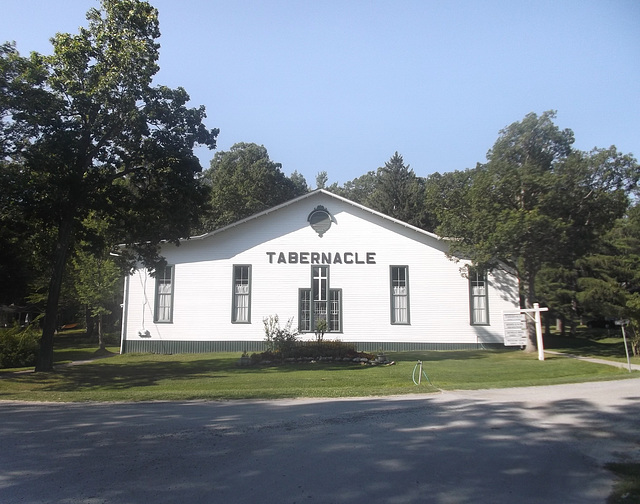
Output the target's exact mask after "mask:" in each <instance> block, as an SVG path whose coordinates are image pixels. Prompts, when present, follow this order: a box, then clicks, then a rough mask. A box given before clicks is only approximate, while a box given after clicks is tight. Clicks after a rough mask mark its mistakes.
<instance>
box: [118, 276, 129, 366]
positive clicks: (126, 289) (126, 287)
mask: <svg viewBox="0 0 640 504" xmlns="http://www.w3.org/2000/svg"><path fill="white" fill-rule="evenodd" d="M129 278H131V275H127V276H126V277H125V278H124V294H123V299H122V328H121V331H120V332H121V334H120V355H122V353H123V350H124V340H125V338H126V337H127V323H128V320H127V316H128V314H129Z"/></svg>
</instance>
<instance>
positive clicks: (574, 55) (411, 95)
mask: <svg viewBox="0 0 640 504" xmlns="http://www.w3.org/2000/svg"><path fill="white" fill-rule="evenodd" d="M151 3H152V5H154V6H155V7H157V8H158V10H159V15H160V30H161V32H162V37H161V38H160V44H161V57H160V67H161V70H160V72H159V74H158V75H157V78H156V82H157V83H158V84H165V85H168V86H170V87H177V86H182V87H184V88H185V89H186V90H187V92H188V93H189V94H190V96H191V99H192V102H191V103H192V105H193V106H198V105H204V106H205V107H206V109H207V115H208V117H207V120H206V123H207V125H208V126H209V127H217V128H220V135H219V137H218V150H227V149H229V147H231V146H232V145H233V144H234V143H237V142H255V143H257V144H261V145H264V146H265V147H266V148H267V150H268V152H269V155H270V157H271V159H272V160H273V161H276V162H279V163H282V166H283V171H284V172H285V173H286V174H290V173H292V172H293V171H294V170H297V171H298V172H300V173H302V174H303V175H304V176H305V178H306V179H307V182H308V183H309V185H310V186H311V187H315V177H316V174H317V173H318V172H320V171H323V170H324V171H326V172H327V173H328V175H329V183H333V182H338V183H340V184H342V183H344V182H345V181H348V180H352V179H354V178H356V177H359V176H360V175H363V174H365V173H366V172H367V171H370V170H376V169H377V168H378V167H379V166H382V165H384V163H385V162H386V161H388V160H389V158H390V157H391V156H392V155H393V154H394V152H395V151H398V152H399V153H400V154H402V156H403V157H404V161H405V164H409V165H410V166H411V168H413V170H414V171H415V173H416V174H417V175H420V176H427V175H428V174H430V173H433V172H435V171H439V172H441V173H442V172H448V171H453V170H461V169H465V168H471V167H474V166H475V165H476V163H477V162H483V161H485V159H486V152H487V150H488V149H490V148H491V146H492V145H493V143H494V142H495V140H496V138H497V137H498V133H499V130H500V129H502V128H504V127H505V126H507V125H509V124H511V123H512V122H515V121H519V120H521V119H522V118H523V117H524V116H525V115H526V114H527V113H529V112H536V113H537V114H540V113H542V112H544V111H545V110H550V109H554V110H557V111H558V116H557V118H556V124H557V125H558V126H559V127H561V128H571V129H572V130H573V131H574V133H575V137H576V143H575V146H576V147H577V148H579V149H582V150H590V149H591V148H593V147H609V146H610V145H612V144H615V145H616V146H617V147H618V149H619V150H620V151H622V152H624V153H629V152H631V153H633V154H634V155H635V156H636V158H638V157H640V1H638V0H529V1H517V0H438V1H436V0H385V1H382V0H369V1H364V0H313V1H312V0H296V1H294V0H224V1H223V0H151ZM94 6H98V1H97V0H65V1H64V2H59V1H53V0H0V41H1V42H4V41H15V42H16V43H17V46H18V50H19V51H20V52H21V53H22V54H23V55H27V54H28V53H29V52H30V51H32V50H35V51H38V52H41V53H45V54H49V53H50V52H51V45H50V43H49V38H50V37H51V36H53V35H54V34H55V33H56V32H70V33H77V29H78V27H79V26H81V25H86V21H85V13H86V11H87V10H88V9H89V8H90V7H94ZM198 155H199V156H200V159H201V160H202V164H203V167H205V168H206V167H208V165H209V161H210V159H211V157H212V156H213V152H211V151H208V150H204V149H203V150H199V151H198Z"/></svg>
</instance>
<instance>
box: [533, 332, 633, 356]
mask: <svg viewBox="0 0 640 504" xmlns="http://www.w3.org/2000/svg"><path fill="white" fill-rule="evenodd" d="M544 341H545V348H547V349H548V350H567V351H571V352H573V353H576V354H578V355H589V356H600V357H618V358H624V357H625V356H626V353H625V348H624V342H623V340H622V338H619V339H618V338H617V336H606V335H594V336H593V337H592V338H581V337H580V338H578V337H576V338H572V337H568V336H556V335H553V336H547V337H545V340H544Z"/></svg>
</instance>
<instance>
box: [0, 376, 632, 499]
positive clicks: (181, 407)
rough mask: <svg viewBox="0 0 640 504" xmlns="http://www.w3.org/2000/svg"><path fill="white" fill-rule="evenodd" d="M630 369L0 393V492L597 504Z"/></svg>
mask: <svg viewBox="0 0 640 504" xmlns="http://www.w3.org/2000/svg"><path fill="white" fill-rule="evenodd" d="M639 427H640V379H629V380H620V381H612V382H601V383H586V384H577V385H561V386H551V387H531V388H518V389H502V390H481V391H459V392H445V393H442V394H436V395H428V396H421V395H413V396H402V397H387V398H364V399H340V400H330V399H322V400H315V399H310V400H309V399H296V400H277V401H230V402H199V401H198V402H180V403H176V402H151V403H133V404H124V403H118V404H98V403H90V404H86V403H84V404H41V403H33V404H32V403H10V402H0V502H1V503H4V504H12V503H21V502H24V503H33V504H36V503H47V504H58V503H59V504H75V503H83V504H97V503H153V504H158V503H184V504H198V503H207V504H208V503H224V504H227V503H278V504H280V503H287V504H291V503H308V504H312V503H316V504H317V503H322V504H325V503H341V504H342V503H345V504H353V503H389V504H400V503H442V504H444V503H456V504H457V503H485V502H486V503H509V504H511V503H529V502H534V503H535V502H540V503H545V504H548V503H563V504H567V503H580V504H589V503H604V502H605V500H606V497H607V495H609V492H610V490H611V488H612V484H613V478H614V477H613V475H612V474H611V473H609V472H608V471H607V470H606V469H604V467H603V464H604V463H606V462H608V461H625V460H634V461H640V429H639Z"/></svg>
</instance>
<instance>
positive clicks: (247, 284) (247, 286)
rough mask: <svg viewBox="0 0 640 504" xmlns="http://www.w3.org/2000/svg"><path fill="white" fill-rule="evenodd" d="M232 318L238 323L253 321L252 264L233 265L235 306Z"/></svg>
mask: <svg viewBox="0 0 640 504" xmlns="http://www.w3.org/2000/svg"><path fill="white" fill-rule="evenodd" d="M231 320H232V321H233V322H236V323H250V322H251V266H250V265H246V264H245V265H235V266H234V267H233V308H232V311H231Z"/></svg>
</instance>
